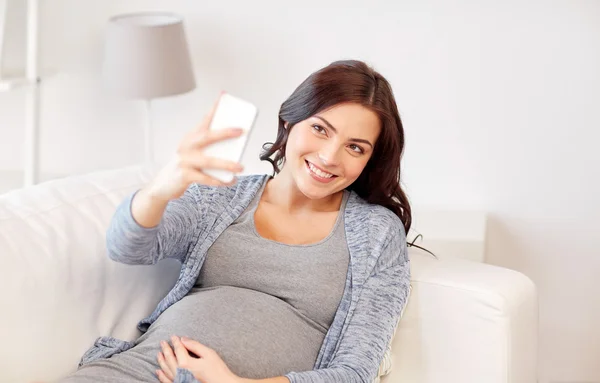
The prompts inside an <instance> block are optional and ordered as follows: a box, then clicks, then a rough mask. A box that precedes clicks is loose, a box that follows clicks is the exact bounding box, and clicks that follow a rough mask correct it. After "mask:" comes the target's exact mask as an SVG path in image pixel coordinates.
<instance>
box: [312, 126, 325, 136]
mask: <svg viewBox="0 0 600 383" xmlns="http://www.w3.org/2000/svg"><path fill="white" fill-rule="evenodd" d="M312 128H313V130H315V131H316V132H317V133H320V134H324V133H325V128H323V127H322V126H320V125H318V124H313V125H312Z"/></svg>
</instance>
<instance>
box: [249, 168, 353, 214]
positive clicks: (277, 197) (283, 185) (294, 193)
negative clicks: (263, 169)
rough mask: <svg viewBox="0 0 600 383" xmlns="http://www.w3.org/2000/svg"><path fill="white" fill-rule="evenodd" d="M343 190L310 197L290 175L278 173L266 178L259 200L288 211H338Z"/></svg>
mask: <svg viewBox="0 0 600 383" xmlns="http://www.w3.org/2000/svg"><path fill="white" fill-rule="evenodd" d="M342 197H343V190H342V191H339V192H336V193H334V194H332V195H329V196H327V197H325V198H320V199H316V200H315V199H310V198H308V197H307V196H306V195H304V193H302V192H301V191H300V189H298V186H297V185H296V182H295V181H294V180H293V178H292V177H288V176H287V174H285V173H283V172H282V173H279V174H277V175H276V176H275V177H274V178H272V179H270V180H267V185H266V186H265V190H264V192H263V195H262V197H261V200H262V201H264V202H267V203H269V204H271V205H275V206H277V207H279V208H281V209H283V210H284V211H286V212H288V213H292V214H294V213H300V214H302V213H317V212H318V213H323V212H333V211H339V209H340V206H341V204H342Z"/></svg>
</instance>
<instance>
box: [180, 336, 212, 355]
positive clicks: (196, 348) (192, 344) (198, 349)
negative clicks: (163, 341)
mask: <svg viewBox="0 0 600 383" xmlns="http://www.w3.org/2000/svg"><path fill="white" fill-rule="evenodd" d="M181 343H183V345H184V346H185V348H186V349H188V350H189V351H191V352H193V353H194V354H196V355H198V356H199V357H200V358H205V357H206V356H207V355H208V353H210V352H211V351H212V349H211V348H209V347H207V346H205V345H203V344H202V343H200V342H197V341H195V340H192V339H189V338H186V337H181Z"/></svg>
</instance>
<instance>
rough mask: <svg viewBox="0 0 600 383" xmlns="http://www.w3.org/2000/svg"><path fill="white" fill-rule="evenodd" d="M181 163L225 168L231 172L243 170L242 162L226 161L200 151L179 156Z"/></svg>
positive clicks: (198, 167)
mask: <svg viewBox="0 0 600 383" xmlns="http://www.w3.org/2000/svg"><path fill="white" fill-rule="evenodd" d="M181 165H183V166H184V167H192V168H196V169H218V170H227V171H230V172H233V173H239V172H241V171H242V170H244V167H243V166H242V164H240V163H238V162H233V161H227V160H224V159H221V158H217V157H207V156H205V155H204V154H203V153H202V152H200V151H198V152H197V153H193V154H191V153H190V155H188V156H185V157H181Z"/></svg>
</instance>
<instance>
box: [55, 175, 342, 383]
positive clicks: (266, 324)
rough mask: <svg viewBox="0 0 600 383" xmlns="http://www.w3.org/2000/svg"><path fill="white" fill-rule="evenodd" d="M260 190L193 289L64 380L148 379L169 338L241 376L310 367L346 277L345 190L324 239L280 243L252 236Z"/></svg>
mask: <svg viewBox="0 0 600 383" xmlns="http://www.w3.org/2000/svg"><path fill="white" fill-rule="evenodd" d="M265 185H266V183H265ZM263 189H264V186H263ZM262 192H263V190H260V192H259V193H257V194H256V196H255V198H254V199H253V201H252V202H251V203H250V205H249V206H248V207H247V209H246V210H245V211H244V213H242V215H241V216H240V217H238V219H237V220H235V221H234V222H233V223H232V224H231V225H230V226H229V227H228V228H227V229H226V230H225V231H224V232H223V233H222V234H221V236H219V238H218V239H217V240H216V242H215V243H214V244H213V245H212V246H211V247H210V249H209V250H208V254H207V258H206V260H205V262H204V264H203V266H202V269H201V271H200V275H199V276H198V280H197V282H196V286H195V287H194V288H193V289H192V290H191V291H190V292H189V293H188V294H187V296H186V297H185V298H183V299H181V300H180V301H178V302H176V303H175V304H173V305H172V306H171V307H169V308H168V309H167V310H166V311H165V312H164V313H162V314H161V315H160V317H159V318H158V319H157V320H156V322H154V323H153V324H152V325H151V326H150V328H149V329H148V331H147V332H146V333H145V334H143V335H142V336H141V337H140V338H139V339H138V340H137V341H136V346H135V347H133V348H132V349H130V350H128V351H125V352H122V353H120V354H117V355H114V356H113V357H111V358H110V359H105V360H98V361H95V362H91V363H89V364H87V365H84V366H83V367H82V368H81V369H80V370H78V371H77V372H75V373H74V374H73V375H71V378H70V379H68V380H66V381H68V382H91V381H95V382H98V381H107V382H109V381H110V382H120V381H123V382H125V381H132V380H137V381H148V382H150V381H152V382H155V381H156V378H155V377H154V371H155V370H156V369H157V368H158V364H157V361H156V354H157V353H158V352H159V351H160V345H159V342H160V341H161V340H167V341H168V340H169V337H170V336H171V335H178V336H187V337H189V338H191V339H195V340H197V341H199V342H201V343H203V344H204V345H206V346H208V347H211V348H213V349H214V350H215V351H217V352H218V354H219V355H220V356H221V357H222V358H223V360H224V362H225V363H226V364H227V366H228V367H229V368H230V369H231V371H232V372H234V373H235V374H237V375H239V376H241V377H245V378H253V379H260V378H269V377H274V376H280V375H284V374H286V373H288V372H289V371H308V370H312V369H313V366H314V364H315V361H316V358H317V356H318V353H319V350H320V348H321V344H322V343H323V339H324V337H325V334H326V333H327V330H328V329H329V326H330V325H331V323H332V321H333V318H334V315H335V313H336V311H337V308H338V306H339V303H340V300H341V297H342V294H343V290H344V284H345V280H346V274H347V272H348V266H349V264H348V263H349V252H348V246H347V243H346V238H345V231H344V214H343V211H344V209H345V206H346V202H347V200H348V196H349V193H348V192H347V191H344V196H343V199H342V205H341V209H340V212H341V213H338V217H337V220H336V222H335V225H334V228H333V229H332V231H331V232H330V234H329V235H328V236H327V237H326V238H324V239H323V240H321V241H319V242H318V243H314V244H309V245H286V244H283V243H279V242H276V241H272V240H269V239H266V238H262V237H261V236H260V235H259V234H258V232H257V231H256V227H255V225H254V212H255V210H256V207H257V206H258V202H259V200H260V197H261V195H262ZM306 225H310V222H306ZM298 230H302V227H298ZM71 379H74V380H71ZM120 379H122V380H120Z"/></svg>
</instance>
